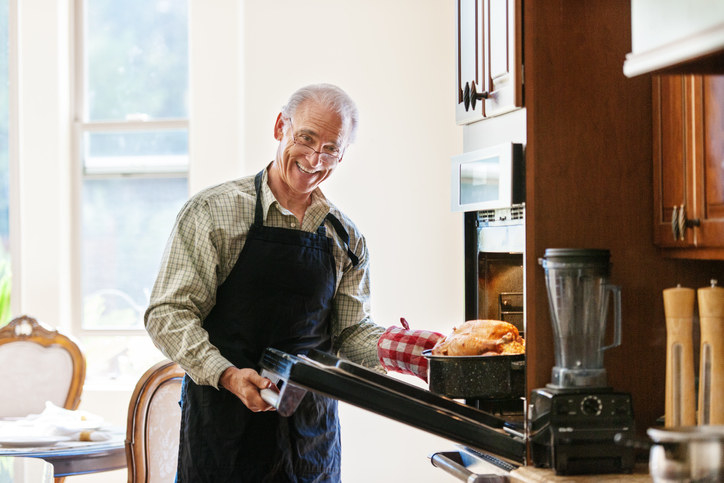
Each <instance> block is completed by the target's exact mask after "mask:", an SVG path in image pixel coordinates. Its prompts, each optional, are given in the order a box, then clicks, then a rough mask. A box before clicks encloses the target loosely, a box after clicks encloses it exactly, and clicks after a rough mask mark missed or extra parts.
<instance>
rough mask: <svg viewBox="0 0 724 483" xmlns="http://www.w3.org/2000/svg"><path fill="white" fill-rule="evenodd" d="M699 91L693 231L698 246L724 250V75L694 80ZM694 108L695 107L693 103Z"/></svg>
mask: <svg viewBox="0 0 724 483" xmlns="http://www.w3.org/2000/svg"><path fill="white" fill-rule="evenodd" d="M695 79H696V82H697V88H698V89H699V90H700V92H701V104H699V106H700V113H701V114H700V115H699V116H697V118H696V121H697V122H698V123H699V125H700V126H701V129H699V130H698V133H700V134H699V135H698V136H697V144H698V145H700V146H702V148H701V149H700V152H701V156H700V157H699V158H698V160H697V161H698V163H697V165H696V169H697V173H700V175H699V177H698V179H697V180H696V182H697V186H696V191H695V192H696V194H697V211H696V212H695V213H694V216H695V217H696V218H697V219H699V220H700V225H699V227H698V228H696V229H695V230H694V233H695V237H696V238H695V244H696V246H698V247H724V76H721V75H719V76H703V77H696V78H695ZM695 105H696V104H695Z"/></svg>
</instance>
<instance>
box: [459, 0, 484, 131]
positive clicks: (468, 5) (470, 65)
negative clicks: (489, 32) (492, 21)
mask: <svg viewBox="0 0 724 483" xmlns="http://www.w3.org/2000/svg"><path fill="white" fill-rule="evenodd" d="M483 10H484V9H483V0H457V44H456V45H457V73H456V92H455V102H456V104H455V106H456V107H455V120H456V121H457V123H458V124H468V123H471V122H474V121H479V120H481V119H483V117H485V103H484V102H482V100H480V99H477V98H476V97H475V96H474V95H473V91H474V92H476V93H478V92H483V91H485V90H486V87H485V81H484V79H485V76H484V67H485V61H484V60H485V59H484V56H485V51H484V49H483V38H484V34H485V32H484V22H483V18H484V16H483Z"/></svg>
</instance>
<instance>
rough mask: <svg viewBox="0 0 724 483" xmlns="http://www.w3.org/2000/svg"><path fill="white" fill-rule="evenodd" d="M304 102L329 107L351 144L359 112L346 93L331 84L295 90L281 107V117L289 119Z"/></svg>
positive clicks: (314, 85)
mask: <svg viewBox="0 0 724 483" xmlns="http://www.w3.org/2000/svg"><path fill="white" fill-rule="evenodd" d="M306 101H314V102H317V103H319V104H321V105H323V106H326V107H329V108H330V109H332V110H333V111H335V112H336V113H338V114H339V115H340V116H341V117H342V123H343V125H344V127H345V129H347V140H348V142H350V143H351V142H353V141H354V139H355V136H356V134H357V124H358V123H359V112H358V111H357V106H356V105H355V103H354V101H353V100H352V98H351V97H349V95H347V93H346V92H344V91H343V90H342V89H340V88H339V87H337V86H335V85H332V84H312V85H308V86H305V87H302V88H301V89H299V90H297V91H296V92H295V93H294V94H292V95H291V97H290V98H289V101H287V103H286V105H285V106H284V107H282V115H283V116H284V117H286V118H289V119H291V118H292V117H293V116H294V113H295V112H297V108H298V107H299V106H300V105H301V104H303V103H305V102H306Z"/></svg>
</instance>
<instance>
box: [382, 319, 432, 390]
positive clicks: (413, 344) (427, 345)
mask: <svg viewBox="0 0 724 483" xmlns="http://www.w3.org/2000/svg"><path fill="white" fill-rule="evenodd" d="M400 322H402V325H403V326H404V328H400V327H394V326H393V327H388V328H387V330H386V331H385V332H384V333H383V334H382V336H381V337H380V340H379V341H378V342H377V357H378V358H379V359H380V362H381V363H382V366H383V367H384V368H385V369H387V370H388V371H395V372H401V373H403V374H412V375H413V376H417V377H419V378H420V379H422V380H423V381H425V382H427V366H428V363H427V359H426V358H425V356H423V355H422V351H424V350H427V349H432V347H433V346H434V345H435V344H436V343H437V341H438V340H440V339H441V338H442V337H444V336H443V335H442V334H440V333H438V332H432V331H429V330H410V326H409V325H408V324H407V321H405V319H400Z"/></svg>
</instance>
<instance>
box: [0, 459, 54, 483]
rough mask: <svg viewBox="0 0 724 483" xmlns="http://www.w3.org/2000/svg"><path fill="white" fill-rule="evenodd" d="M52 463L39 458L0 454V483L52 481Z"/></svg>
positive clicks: (48, 482)
mask: <svg viewBox="0 0 724 483" xmlns="http://www.w3.org/2000/svg"><path fill="white" fill-rule="evenodd" d="M53 478H54V477H53V465H52V464H50V463H48V462H47V461H45V460H43V459H39V458H27V457H22V456H0V483H53Z"/></svg>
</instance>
